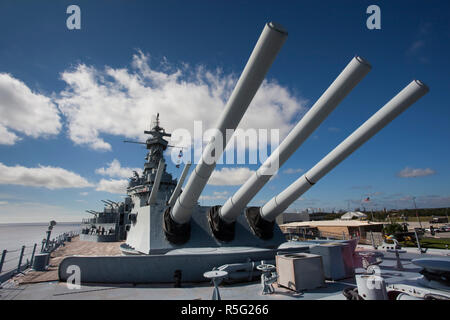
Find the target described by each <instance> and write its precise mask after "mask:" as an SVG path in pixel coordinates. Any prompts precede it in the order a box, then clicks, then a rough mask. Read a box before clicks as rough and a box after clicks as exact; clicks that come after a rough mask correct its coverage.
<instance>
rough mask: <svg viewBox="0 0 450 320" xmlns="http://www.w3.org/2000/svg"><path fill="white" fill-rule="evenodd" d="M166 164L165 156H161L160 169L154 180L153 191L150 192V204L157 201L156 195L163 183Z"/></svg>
mask: <svg viewBox="0 0 450 320" xmlns="http://www.w3.org/2000/svg"><path fill="white" fill-rule="evenodd" d="M165 165H166V164H165V162H164V158H161V160H159V164H158V169H157V171H156V177H155V181H154V182H153V187H152V192H150V196H149V197H148V204H150V205H151V204H154V203H155V201H156V196H157V194H158V191H159V184H160V183H161V177H162V174H163V172H164V167H165Z"/></svg>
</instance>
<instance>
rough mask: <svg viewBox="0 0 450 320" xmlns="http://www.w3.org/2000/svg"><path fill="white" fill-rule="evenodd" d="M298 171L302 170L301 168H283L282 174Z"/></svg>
mask: <svg viewBox="0 0 450 320" xmlns="http://www.w3.org/2000/svg"><path fill="white" fill-rule="evenodd" d="M300 172H303V169H301V168H297V169H293V168H287V169H286V170H283V173H284V174H294V173H300Z"/></svg>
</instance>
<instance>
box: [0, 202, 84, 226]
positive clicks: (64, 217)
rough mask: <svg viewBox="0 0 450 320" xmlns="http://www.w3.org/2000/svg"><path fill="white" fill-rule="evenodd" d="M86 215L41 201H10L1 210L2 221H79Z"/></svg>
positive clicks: (0, 219)
mask: <svg viewBox="0 0 450 320" xmlns="http://www.w3.org/2000/svg"><path fill="white" fill-rule="evenodd" d="M83 216H85V213H84V212H81V211H79V210H75V209H70V208H66V207H62V206H58V205H51V204H47V203H39V202H10V203H9V204H8V205H7V206H3V207H2V210H1V211H0V223H22V222H25V223H31V222H47V223H48V221H50V220H55V221H56V222H57V223H59V222H77V221H80V220H81V218H83Z"/></svg>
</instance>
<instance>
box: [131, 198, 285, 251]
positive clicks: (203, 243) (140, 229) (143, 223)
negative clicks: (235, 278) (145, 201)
mask: <svg viewBox="0 0 450 320" xmlns="http://www.w3.org/2000/svg"><path fill="white" fill-rule="evenodd" d="M164 209H165V205H164V204H163V203H159V204H157V205H152V206H145V207H141V208H139V210H138V215H137V223H136V225H134V226H133V229H132V230H131V231H130V233H129V234H128V238H127V242H126V243H127V244H128V245H129V246H130V247H132V248H134V249H135V250H136V251H139V252H140V253H143V254H161V253H166V252H168V251H170V250H173V249H180V248H204V247H230V248H232V247H242V246H249V247H250V246H254V247H256V248H277V247H278V246H279V245H280V244H281V243H283V242H285V241H286V240H285V236H284V234H283V233H282V232H281V230H280V228H279V227H278V226H276V227H275V230H274V236H273V238H272V239H270V240H261V239H260V238H258V237H257V236H255V235H254V234H253V232H252V231H251V229H250V227H249V225H248V223H247V220H246V218H245V217H244V216H243V215H242V216H240V217H239V218H238V219H237V221H236V229H235V230H236V234H235V238H234V240H232V241H230V242H226V243H225V242H221V241H219V240H217V239H216V238H215V237H214V235H213V234H212V232H211V228H210V226H209V222H208V219H207V215H206V212H207V210H208V209H209V207H201V206H196V207H195V208H194V210H193V211H194V214H193V215H192V219H191V222H190V223H191V237H190V239H189V241H188V242H186V243H185V244H183V245H176V244H173V243H171V242H169V241H168V240H167V239H166V237H165V234H164V230H163V219H162V214H163V210H164Z"/></svg>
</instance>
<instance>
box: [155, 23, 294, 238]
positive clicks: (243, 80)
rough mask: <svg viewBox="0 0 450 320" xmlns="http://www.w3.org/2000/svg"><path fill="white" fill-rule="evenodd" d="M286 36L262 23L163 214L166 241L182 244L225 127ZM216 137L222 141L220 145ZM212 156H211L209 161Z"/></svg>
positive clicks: (234, 120) (238, 115) (240, 111)
mask: <svg viewBox="0 0 450 320" xmlns="http://www.w3.org/2000/svg"><path fill="white" fill-rule="evenodd" d="M286 37H287V32H286V31H285V30H284V28H283V27H282V26H280V25H278V24H276V23H273V22H269V23H267V24H266V25H265V27H264V30H263V32H262V34H261V36H260V37H259V39H258V42H257V43H256V46H255V48H254V49H253V52H252V54H251V56H250V58H249V60H248V62H247V64H246V66H245V68H244V71H243V72H242V74H241V76H240V78H239V80H238V82H237V84H236V87H235V88H234V90H233V92H232V94H231V96H230V98H229V100H228V102H227V104H226V106H225V109H224V111H223V112H222V114H221V116H220V118H219V120H218V122H217V125H216V127H215V128H216V135H215V137H213V139H211V140H210V142H209V143H208V145H207V146H206V148H205V150H204V152H203V154H202V157H201V159H200V161H199V163H198V164H197V166H196V168H195V169H194V171H193V172H192V174H191V176H190V177H189V180H188V182H187V183H186V187H185V189H184V191H183V193H182V194H181V195H180V197H178V199H177V201H176V202H175V205H174V207H173V209H172V210H168V211H166V213H165V216H164V219H165V220H164V221H165V223H164V228H165V233H166V236H167V238H168V239H169V241H172V242H175V243H182V242H185V241H187V240H188V239H189V233H190V231H189V230H190V229H189V224H188V222H189V221H190V218H191V214H192V209H193V208H194V206H195V205H196V204H197V201H198V198H199V197H200V194H201V193H202V191H203V189H204V187H205V185H206V183H207V182H208V179H209V177H210V176H211V174H212V172H213V170H214V168H215V166H216V161H217V159H219V158H220V157H221V155H222V153H223V150H224V148H225V147H226V145H227V143H228V140H229V138H230V137H228V135H227V134H226V130H227V129H233V130H234V129H236V127H237V126H238V124H239V122H240V121H241V119H242V117H243V115H244V113H245V111H246V110H247V108H248V105H249V104H250V102H251V101H252V99H253V97H254V95H255V94H256V91H257V90H258V88H259V86H260V85H261V83H262V81H263V80H264V77H265V75H266V73H267V71H268V70H269V68H270V66H271V65H272V62H273V61H274V59H275V57H276V55H277V54H278V52H279V50H280V49H281V47H282V45H283V43H284V41H285V40H286ZM217 138H219V139H220V140H221V141H220V142H221V143H222V144H221V145H220V143H219V142H218V141H217ZM217 146H219V147H217ZM211 158H213V159H212V161H211Z"/></svg>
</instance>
